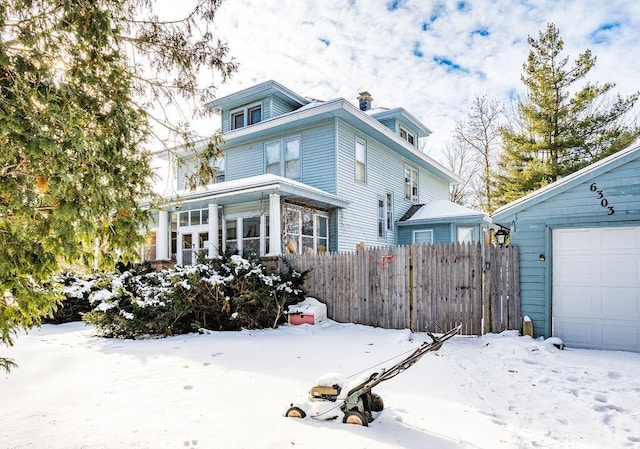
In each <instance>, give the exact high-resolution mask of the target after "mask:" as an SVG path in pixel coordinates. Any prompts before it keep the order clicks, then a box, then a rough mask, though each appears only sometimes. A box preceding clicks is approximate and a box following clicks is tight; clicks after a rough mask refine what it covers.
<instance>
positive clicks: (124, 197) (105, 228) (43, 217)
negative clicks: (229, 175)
mask: <svg viewBox="0 0 640 449" xmlns="http://www.w3.org/2000/svg"><path fill="white" fill-rule="evenodd" d="M220 3H221V2H220V0H198V2H197V4H196V5H195V9H194V10H193V11H192V12H191V13H190V14H188V15H186V16H185V18H184V19H181V20H177V21H171V22H162V21H160V20H159V19H158V17H157V16H155V15H154V14H153V8H154V1H152V0H0V29H1V33H2V34H1V35H0V38H1V41H0V90H1V91H2V95H0V148H1V151H0V341H1V342H3V343H6V344H11V338H12V335H13V333H14V332H15V331H16V330H17V329H19V328H25V329H27V328H29V327H31V326H33V325H37V324H39V322H40V317H41V316H43V315H44V314H49V313H50V312H51V311H52V310H53V309H54V308H55V306H56V304H57V301H58V297H57V296H56V295H55V294H53V293H52V292H51V289H49V288H47V283H48V282H49V281H50V279H51V276H52V275H53V274H54V273H55V272H56V271H57V270H58V268H59V264H60V263H63V262H69V263H77V262H78V261H83V262H85V263H87V264H92V263H93V261H92V259H93V258H94V257H96V256H97V257H98V259H99V260H100V261H101V262H103V263H111V262H112V261H113V258H114V255H115V254H119V255H120V257H122V258H123V259H124V260H125V261H127V260H129V259H131V258H133V257H135V256H136V254H135V249H136V247H137V246H138V245H139V244H140V243H141V242H142V241H143V239H144V232H143V231H144V227H145V226H146V224H147V223H148V220H149V212H148V211H147V210H144V209H142V208H141V206H140V205H141V204H142V202H143V201H144V200H148V199H149V198H151V193H152V189H151V181H152V171H151V168H150V155H149V152H148V151H146V150H145V149H144V148H145V144H146V143H148V142H149V139H150V137H151V136H152V135H153V133H154V129H157V128H155V127H154V126H152V124H154V125H155V124H158V123H160V124H163V125H164V126H165V127H167V128H168V129H170V130H171V131H173V132H174V135H175V136H176V137H177V138H179V139H180V140H179V142H182V143H184V144H186V145H187V146H191V147H193V144H194V140H195V139H196V137H197V136H195V134H194V133H193V132H191V131H190V130H189V128H188V127H187V126H184V125H182V124H178V125H173V124H172V122H171V121H170V120H166V117H162V116H157V115H153V114H152V113H150V111H151V110H152V108H153V104H154V103H155V104H158V103H160V104H161V105H162V108H166V107H168V106H170V105H171V104H176V101H177V100H176V99H178V98H186V99H188V100H195V101H198V102H200V101H206V100H207V99H210V98H211V97H212V92H213V87H212V86H204V87H200V86H199V85H198V83H197V78H198V75H199V73H200V72H201V71H202V70H207V71H208V72H209V74H210V76H211V75H213V73H214V72H216V73H219V74H221V75H222V80H224V79H225V78H226V77H227V76H228V75H229V74H231V73H232V72H233V71H234V70H235V69H236V64H235V62H234V61H233V60H232V59H230V58H229V57H228V55H227V53H228V51H227V48H226V46H225V45H224V44H222V43H220V42H217V41H215V40H213V39H212V36H211V34H210V33H209V32H208V31H207V30H206V26H207V25H208V24H210V23H211V21H212V19H213V16H214V13H215V11H216V9H217V7H218V6H219V4H220ZM204 152H205V153H206V155H207V156H212V155H214V153H215V152H214V151H213V149H212V147H211V146H208V147H206V148H205V151H204ZM0 367H4V368H8V367H9V361H7V360H6V359H0Z"/></svg>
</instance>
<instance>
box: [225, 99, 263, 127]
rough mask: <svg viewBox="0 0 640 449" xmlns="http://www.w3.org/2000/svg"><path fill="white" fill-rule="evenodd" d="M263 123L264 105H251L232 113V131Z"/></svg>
mask: <svg viewBox="0 0 640 449" xmlns="http://www.w3.org/2000/svg"><path fill="white" fill-rule="evenodd" d="M261 121H262V105H260V104H258V105H250V106H247V107H244V108H241V109H237V110H235V111H231V129H238V128H244V127H245V126H248V125H255V124H256V123H260V122H261Z"/></svg>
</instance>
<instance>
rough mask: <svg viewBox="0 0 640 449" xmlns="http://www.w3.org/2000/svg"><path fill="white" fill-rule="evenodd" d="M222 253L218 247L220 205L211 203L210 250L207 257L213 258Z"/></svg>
mask: <svg viewBox="0 0 640 449" xmlns="http://www.w3.org/2000/svg"><path fill="white" fill-rule="evenodd" d="M219 254H220V248H218V205H217V204H216V203H213V204H209V252H208V253H207V257H209V259H213V258H214V257H218V255H219Z"/></svg>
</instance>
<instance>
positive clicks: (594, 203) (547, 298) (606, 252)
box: [492, 140, 640, 353]
mask: <svg viewBox="0 0 640 449" xmlns="http://www.w3.org/2000/svg"><path fill="white" fill-rule="evenodd" d="M492 218H493V223H494V224H495V225H496V226H498V227H499V228H500V229H502V230H503V231H505V232H506V233H508V237H509V238H508V243H509V244H510V245H512V246H516V247H517V249H518V254H519V264H520V310H521V311H522V314H523V319H524V317H526V318H527V322H530V323H531V324H532V326H533V336H534V337H544V338H547V337H560V338H562V340H563V341H564V344H565V346H566V347H567V348H592V349H605V350H616V351H619V350H622V351H634V352H638V353H640V140H638V141H637V142H635V143H634V144H633V145H631V146H629V147H627V148H625V149H623V150H621V151H619V152H617V153H614V154H612V155H610V156H608V157H606V158H604V159H601V160H599V161H598V162H595V163H593V164H591V165H589V166H587V167H584V168H583V169H581V170H579V171H577V172H575V173H572V174H571V175H568V176H565V177H564V178H561V179H559V180H557V181H555V182H553V183H551V184H548V185H546V186H545V187H542V188H541V189H538V190H536V191H534V192H531V193H530V194H528V195H526V196H524V197H522V198H520V199H518V200H516V201H514V202H512V203H509V204H506V205H504V206H502V207H500V208H499V209H497V210H496V211H495V212H494V214H493V215H492Z"/></svg>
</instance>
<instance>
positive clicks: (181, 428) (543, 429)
mask: <svg viewBox="0 0 640 449" xmlns="http://www.w3.org/2000/svg"><path fill="white" fill-rule="evenodd" d="M427 338H428V337H427V336H426V335H424V334H411V333H410V332H409V331H406V330H405V331H396V330H383V329H377V328H371V327H366V326H360V325H353V324H339V323H335V322H333V321H326V322H323V323H321V324H319V325H316V326H311V325H301V326H290V325H285V326H282V327H280V328H278V329H273V330H260V331H242V332H226V333H217V332H215V333H210V334H205V335H197V334H193V335H186V336H176V337H170V338H166V339H150V340H110V339H103V338H98V337H95V336H94V330H93V328H91V327H86V326H85V325H84V324H83V323H72V324H65V325H60V326H53V325H45V326H43V327H42V328H41V329H34V330H32V331H31V332H29V333H28V334H26V335H25V334H22V335H20V336H19V337H18V338H17V340H16V344H15V346H13V347H11V348H5V347H2V348H0V353H2V355H4V356H8V357H12V358H14V359H15V360H16V362H17V363H18V364H19V365H20V366H19V368H16V369H14V370H13V372H12V373H10V374H8V375H2V376H0V448H6V449H18V448H19V449H26V448H38V449H45V448H53V449H61V448H65V449H66V448H69V449H80V448H85V449H98V448H105V449H106V448H109V449H113V448H150V449H156V448H175V449H177V448H191V449H194V448H195V449H200V448H202V449H205V448H226V449H232V448H246V449H254V448H277V449H283V448H292V449H293V448H295V449H311V448H318V449H320V448H322V449H326V448H358V449H360V448H370V449H381V448H430V449H453V448H487V449H496V448H554V449H556V448H604V447H606V448H640V354H637V353H624V352H607V351H595V350H575V349H565V350H564V351H560V350H558V349H556V348H555V347H554V346H552V345H551V344H549V343H548V342H542V341H536V340H532V339H531V338H529V337H518V336H517V335H516V334H514V333H513V332H507V333H503V334H500V335H487V336H484V337H459V336H458V337H454V338H453V339H452V340H450V341H448V342H447V343H445V345H444V346H443V347H442V349H441V350H440V351H439V352H437V353H429V354H427V355H426V356H425V357H423V358H422V359H421V360H420V361H418V363H417V364H416V365H414V366H413V367H412V368H411V369H409V370H407V371H405V372H404V373H402V374H400V375H399V376H398V377H396V378H394V379H391V380H389V381H388V382H384V383H382V384H381V385H380V386H379V387H378V388H377V389H376V392H377V393H378V394H380V396H382V398H383V400H384V403H385V409H384V410H383V411H382V412H380V413H379V414H378V415H377V417H376V419H375V421H374V422H372V423H371V424H370V427H368V428H366V427H361V426H356V425H346V424H342V423H341V422H339V421H337V420H336V421H319V420H315V419H310V418H306V419H293V418H285V417H284V416H283V414H284V412H285V411H286V409H287V408H288V406H289V404H290V403H291V402H292V401H294V400H296V399H299V398H300V397H301V396H304V395H305V394H306V392H307V391H308V390H309V388H310V387H311V386H312V385H313V384H314V383H315V380H316V379H317V378H318V377H320V376H321V375H322V374H324V373H327V372H341V373H344V374H346V375H353V374H357V373H359V372H361V371H362V370H365V369H369V368H372V367H375V365H376V364H378V363H380V362H383V361H387V360H389V359H391V358H392V357H395V356H397V355H399V354H405V353H407V352H408V351H411V350H412V349H413V348H415V347H416V346H418V345H419V343H421V342H422V341H424V340H426V339H427ZM389 363H392V362H389Z"/></svg>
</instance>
